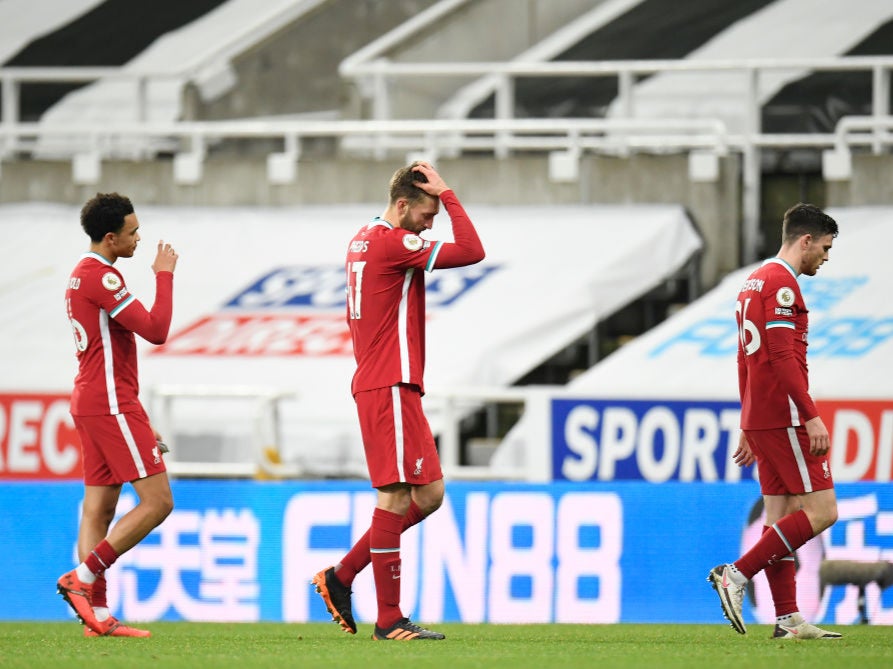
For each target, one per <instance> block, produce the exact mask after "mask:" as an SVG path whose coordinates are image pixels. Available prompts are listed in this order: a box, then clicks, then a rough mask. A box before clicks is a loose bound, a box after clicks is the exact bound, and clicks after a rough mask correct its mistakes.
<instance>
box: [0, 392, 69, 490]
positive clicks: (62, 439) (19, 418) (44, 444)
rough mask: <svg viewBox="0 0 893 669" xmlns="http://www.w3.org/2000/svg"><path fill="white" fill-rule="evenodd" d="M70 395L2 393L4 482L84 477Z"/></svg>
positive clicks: (0, 453) (1, 464)
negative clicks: (8, 480)
mask: <svg viewBox="0 0 893 669" xmlns="http://www.w3.org/2000/svg"><path fill="white" fill-rule="evenodd" d="M68 407H69V397H68V395H44V394H0V480H2V479H65V478H80V477H81V475H82V467H81V446H80V443H81V442H80V440H79V439H78V435H77V431H76V430H75V429H74V421H73V420H72V418H71V414H70V413H69V412H68Z"/></svg>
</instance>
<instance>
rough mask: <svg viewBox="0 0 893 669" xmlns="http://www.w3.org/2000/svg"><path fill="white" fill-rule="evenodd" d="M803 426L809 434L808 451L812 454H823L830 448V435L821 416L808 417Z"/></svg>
mask: <svg viewBox="0 0 893 669" xmlns="http://www.w3.org/2000/svg"><path fill="white" fill-rule="evenodd" d="M804 427H805V428H806V434H808V435H809V452H810V453H812V454H813V455H825V454H826V453H827V452H828V449H830V448H831V437H830V435H829V434H828V428H826V427H825V423H823V422H822V418H821V416H816V417H815V418H811V419H809V420H808V421H806V423H805V424H804Z"/></svg>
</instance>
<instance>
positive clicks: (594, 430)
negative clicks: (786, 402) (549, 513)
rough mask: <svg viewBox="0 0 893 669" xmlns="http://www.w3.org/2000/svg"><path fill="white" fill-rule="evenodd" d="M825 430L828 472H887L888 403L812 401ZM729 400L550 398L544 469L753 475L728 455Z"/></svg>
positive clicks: (587, 475) (892, 445) (891, 437)
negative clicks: (549, 437) (549, 447)
mask: <svg viewBox="0 0 893 669" xmlns="http://www.w3.org/2000/svg"><path fill="white" fill-rule="evenodd" d="M817 406H818V409H819V411H820V413H821V415H822V417H823V420H824V422H825V425H826V426H827V428H828V430H829V432H830V433H831V444H832V446H831V471H832V473H833V475H834V480H835V481H837V482H845V481H889V480H891V477H893V405H891V404H890V403H889V402H881V401H859V400H828V401H819V402H817ZM739 418H740V406H739V404H738V403H737V402H694V401H659V400H626V401H624V400H594V399H556V400H553V402H552V477H553V478H554V479H555V480H568V481H615V480H644V481H650V482H653V483H662V482H664V481H726V482H735V481H739V480H741V479H742V478H753V477H754V476H755V473H754V471H753V468H752V467H749V468H745V469H741V468H739V467H738V466H737V465H736V464H735V463H734V461H733V460H732V454H733V453H734V451H735V449H736V448H737V447H738V426H739Z"/></svg>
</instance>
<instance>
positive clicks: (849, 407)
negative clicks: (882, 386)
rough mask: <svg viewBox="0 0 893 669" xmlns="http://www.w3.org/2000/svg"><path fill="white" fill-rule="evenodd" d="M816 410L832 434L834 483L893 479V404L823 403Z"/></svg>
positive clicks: (817, 403) (861, 402)
mask: <svg viewBox="0 0 893 669" xmlns="http://www.w3.org/2000/svg"><path fill="white" fill-rule="evenodd" d="M816 406H817V407H818V410H819V413H820V414H821V416H822V420H823V421H824V422H825V426H826V427H827V428H828V432H829V433H830V434H831V472H832V473H833V474H834V480H835V481H837V482H838V483H841V482H844V481H890V480H891V479H893V400H824V401H818V402H816Z"/></svg>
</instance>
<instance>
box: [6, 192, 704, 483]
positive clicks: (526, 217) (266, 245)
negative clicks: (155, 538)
mask: <svg viewBox="0 0 893 669" xmlns="http://www.w3.org/2000/svg"><path fill="white" fill-rule="evenodd" d="M135 204H136V208H137V216H138V217H139V220H140V230H139V233H140V236H141V238H142V240H141V242H140V246H139V248H138V250H137V252H136V254H135V256H134V258H133V259H126V258H125V259H121V260H119V261H118V263H117V265H116V266H117V267H119V269H120V270H121V272H122V273H123V275H124V277H125V280H126V281H127V283H128V286H129V288H130V289H131V292H133V293H134V294H135V295H136V296H137V298H139V299H140V300H141V301H142V302H143V303H144V304H146V306H147V307H148V306H150V305H151V303H152V300H153V298H154V276H153V274H152V272H151V270H150V265H151V263H152V260H153V258H154V255H155V246H156V244H157V242H158V240H159V239H164V240H165V241H167V242H170V243H171V244H173V246H174V248H175V249H176V250H177V252H178V253H179V254H180V261H179V264H178V266H177V270H176V277H175V281H174V318H173V324H172V329H171V337H170V338H169V340H168V342H167V344H165V346H163V347H161V348H157V347H152V346H150V345H148V344H145V343H144V342H141V360H140V370H141V382H142V388H143V391H144V392H145V391H147V390H148V389H151V388H152V387H154V386H157V385H159V384H165V385H171V384H174V385H185V386H195V385H202V386H210V387H217V388H219V387H224V386H233V385H239V386H258V387H263V388H269V389H273V390H281V391H289V392H293V393H294V394H295V396H296V398H297V399H296V400H295V401H293V402H287V403H285V404H284V405H283V410H282V427H283V434H282V435H281V439H282V443H280V446H281V450H282V451H283V453H284V454H285V455H286V456H288V457H294V458H296V459H299V460H300V459H303V464H304V466H305V467H306V468H307V469H308V470H314V469H316V470H318V471H323V472H325V473H332V471H331V470H332V469H333V468H334V469H336V470H342V471H347V472H348V473H356V474H363V473H365V465H364V463H363V454H362V448H361V445H360V441H359V429H358V427H357V425H356V422H357V421H356V415H355V408H354V403H353V399H352V398H351V396H350V379H351V375H352V374H353V370H354V367H355V363H354V360H353V356H352V353H351V349H350V337H349V334H348V331H347V326H346V323H345V321H344V279H343V262H344V255H345V250H346V245H347V243H348V242H349V241H350V239H351V238H352V236H353V234H354V233H355V232H356V230H357V229H358V228H359V227H360V226H362V225H364V224H365V223H366V222H367V221H369V220H370V219H371V218H372V217H373V216H375V215H376V214H379V213H380V212H381V211H382V209H383V205H382V204H375V205H351V206H338V207H333V206H319V207H301V208H280V209H270V208H265V209H260V208H250V209H249V208H243V209H240V208H227V209H210V208H194V209H187V208H166V207H142V206H140V205H139V203H135ZM467 208H468V213H469V215H470V216H471V218H472V220H473V221H474V222H475V225H476V227H477V229H478V231H479V233H480V236H481V239H482V241H483V244H484V247H485V249H486V251H487V258H486V259H485V260H484V261H483V262H482V263H480V264H478V265H475V266H472V267H468V268H460V269H452V270H437V271H435V272H433V273H431V274H429V275H428V277H427V278H428V315H429V324H428V343H427V351H428V355H427V373H426V382H427V385H428V389H429V390H436V389H448V388H450V387H456V386H463V387H464V386H474V385H486V386H494V385H495V386H498V385H508V384H511V383H512V382H513V381H515V380H516V379H518V378H519V377H521V376H523V375H524V374H525V373H527V372H528V371H529V370H531V369H532V368H534V367H535V366H536V365H538V364H539V363H541V362H542V361H544V360H546V359H547V358H549V357H550V356H551V355H553V354H554V353H555V352H557V351H558V350H560V349H561V348H563V347H565V346H567V345H569V344H570V343H572V342H573V341H574V340H576V339H577V338H579V337H580V336H582V335H583V334H585V333H586V332H587V331H588V330H589V329H591V328H592V327H593V326H594V325H595V323H596V322H597V321H598V320H600V319H602V318H604V317H605V316H607V315H609V314H610V313H612V312H614V311H615V310H617V309H619V308H620V307H622V306H623V305H625V304H627V303H629V302H630V301H632V300H634V299H635V298H636V297H638V296H639V295H641V294H643V293H645V292H647V291H648V290H650V289H651V288H653V287H654V286H656V285H658V284H659V283H660V282H661V281H662V280H664V279H665V278H666V277H667V276H669V275H671V274H673V273H674V272H676V271H677V270H678V269H679V268H680V267H681V266H683V265H684V263H685V262H686V261H687V260H688V259H689V258H690V257H691V255H692V254H693V253H695V252H696V251H697V250H698V249H700V247H701V241H700V238H699V237H698V235H697V233H696V231H695V230H694V228H693V226H692V225H691V223H690V221H689V220H688V217H687V216H686V215H685V213H684V211H683V209H682V208H681V207H678V206H604V207H601V206H599V207H594V206H585V207H584V206H550V207H523V208H522V207H493V206H489V207H485V206H472V205H468V207H467ZM0 231H2V234H3V238H4V242H5V244H7V248H9V249H12V250H14V251H15V252H14V253H9V254H8V257H7V258H6V260H5V262H4V263H3V264H2V266H0V308H2V309H3V313H4V315H5V318H4V320H3V324H2V326H0V327H2V330H0V338H2V342H3V346H2V347H0V364H2V369H3V375H2V379H0V390H2V389H4V388H5V389H10V390H17V391H25V390H30V391H48V390H52V391H56V392H58V391H63V392H64V391H66V390H68V389H69V388H70V387H71V383H72V379H73V377H74V375H75V373H76V362H75V355H74V346H73V343H72V335H71V332H70V331H69V330H70V328H69V325H68V323H67V321H66V318H65V311H64V305H63V296H64V290H65V284H66V281H67V278H68V276H69V273H70V271H71V269H72V268H73V267H74V264H75V263H76V261H77V259H78V257H79V255H80V254H81V253H82V252H83V251H85V250H86V249H87V247H88V239H87V237H86V236H85V235H84V233H83V232H82V230H81V229H80V226H79V223H78V209H76V208H74V207H69V206H61V205H49V204H28V205H15V206H4V207H0ZM450 234H451V232H450V225H449V220H448V217H447V216H446V215H445V213H443V212H442V213H441V214H440V216H438V218H437V219H436V221H435V226H434V229H433V230H432V231H431V236H432V237H433V238H442V239H450ZM202 411H204V414H205V415H190V416H188V417H186V418H185V419H184V418H180V419H178V420H179V427H178V429H180V430H191V431H193V432H196V433H203V432H213V431H214V430H217V431H220V430H224V431H226V430H230V431H231V432H233V433H236V432H238V429H237V428H236V427H232V428H229V427H228V425H229V423H230V422H233V423H235V422H236V421H237V419H238V416H237V415H236V413H237V412H236V411H235V410H234V409H231V408H225V409H224V408H222V405H221V406H218V407H217V408H215V409H207V410H206V411H205V410H202ZM200 413H201V412H200ZM249 422H250V421H249ZM434 427H435V429H436V426H434ZM166 436H167V435H166ZM238 439H239V440H241V441H244V439H242V437H238ZM241 441H240V443H241ZM219 450H220V449H219V448H217V451H219ZM172 457H176V456H175V455H173V454H172ZM209 457H215V454H211V455H210V456H209ZM220 457H223V456H222V454H221V455H220Z"/></svg>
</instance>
